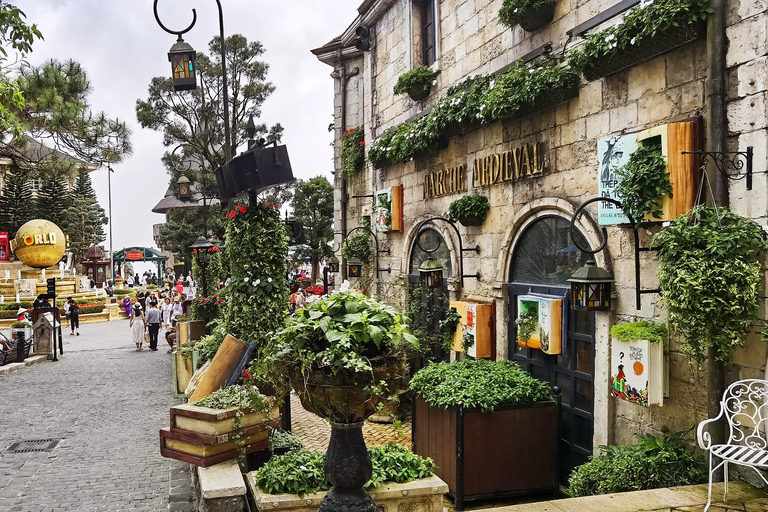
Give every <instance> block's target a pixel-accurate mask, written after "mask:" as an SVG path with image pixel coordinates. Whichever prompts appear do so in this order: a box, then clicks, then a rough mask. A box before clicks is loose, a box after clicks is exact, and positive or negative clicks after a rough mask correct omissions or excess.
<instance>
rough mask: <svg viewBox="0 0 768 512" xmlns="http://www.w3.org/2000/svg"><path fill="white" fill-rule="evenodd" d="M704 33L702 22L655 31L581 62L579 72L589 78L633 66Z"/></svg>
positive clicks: (614, 72) (591, 79)
mask: <svg viewBox="0 0 768 512" xmlns="http://www.w3.org/2000/svg"><path fill="white" fill-rule="evenodd" d="M705 36H706V26H705V25H704V23H703V22H701V23H694V24H681V25H680V26H679V27H669V28H668V29H666V30H663V31H660V32H657V33H656V35H654V36H653V37H648V38H646V39H643V40H642V41H639V42H638V43H637V44H634V45H629V46H628V47H626V48H616V49H615V50H614V51H612V52H611V53H610V54H608V55H605V56H604V57H601V58H600V59H599V60H597V61H595V62H589V63H587V64H585V65H584V68H583V69H582V71H581V73H582V74H583V75H584V78H586V79H587V80H588V81H590V82H591V81H593V80H597V79H598V78H603V77H606V76H611V75H613V74H616V73H618V72H619V71H623V70H625V69H627V68H630V67H632V66H636V65H637V64H640V63H641V62H644V61H646V60H650V59H652V58H654V57H658V56H659V55H662V54H664V53H666V52H668V51H670V50H674V49H675V48H677V47H679V46H682V45H684V44H686V43H689V42H691V41H695V40H696V39H699V38H702V37H705Z"/></svg>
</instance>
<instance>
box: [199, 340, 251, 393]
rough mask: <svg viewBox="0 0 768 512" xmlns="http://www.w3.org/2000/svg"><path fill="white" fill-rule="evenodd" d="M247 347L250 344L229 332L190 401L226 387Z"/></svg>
mask: <svg viewBox="0 0 768 512" xmlns="http://www.w3.org/2000/svg"><path fill="white" fill-rule="evenodd" d="M247 349H248V345H246V344H245V343H243V342H241V341H240V340H238V339H237V338H235V337H234V336H232V335H231V334H227V337H226V338H224V342H223V343H222V344H221V347H220V348H219V350H218V351H217V352H216V355H215V356H213V360H212V361H211V364H210V366H209V367H208V371H206V372H205V375H204V376H203V378H202V379H201V380H200V384H199V385H198V386H197V389H196V390H195V392H194V393H193V394H192V396H191V397H189V401H190V402H194V401H195V400H197V399H199V398H203V397H206V396H208V395H210V394H211V393H213V392H214V391H217V390H219V389H221V388H222V387H224V385H225V384H226V383H227V381H228V380H229V378H230V377H232V373H233V372H234V369H235V368H236V367H237V364H238V362H239V361H240V358H241V357H242V356H243V354H245V351H246V350H247Z"/></svg>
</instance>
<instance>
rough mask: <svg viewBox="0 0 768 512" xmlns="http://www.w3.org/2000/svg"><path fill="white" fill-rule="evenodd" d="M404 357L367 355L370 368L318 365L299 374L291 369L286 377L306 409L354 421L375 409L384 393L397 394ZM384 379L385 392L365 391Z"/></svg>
mask: <svg viewBox="0 0 768 512" xmlns="http://www.w3.org/2000/svg"><path fill="white" fill-rule="evenodd" d="M404 361H405V358H404V357H403V356H402V355H393V356H376V357H372V358H370V363H371V366H372V367H373V371H372V372H357V373H352V372H341V373H338V374H333V373H332V372H331V371H330V369H329V368H327V367H326V368H317V369H313V370H311V371H310V372H309V374H308V375H302V374H301V373H300V372H299V371H298V370H296V369H293V370H292V371H290V372H289V373H290V374H289V379H290V382H291V386H292V387H293V390H294V391H295V392H296V394H297V395H298V397H299V400H300V401H301V405H302V406H303V407H304V409H306V410H307V411H309V412H312V413H314V414H317V415H318V416H320V417H322V418H325V419H328V420H330V421H333V422H337V423H356V422H361V421H363V420H365V419H366V418H367V417H368V416H370V415H371V414H373V413H374V412H376V409H377V406H378V404H379V402H381V401H382V400H385V399H386V396H387V395H394V394H397V393H398V392H399V391H400V389H401V388H402V387H403V386H402V380H403V375H404V374H405V367H404ZM381 381H385V382H386V385H385V389H384V390H383V394H384V396H379V395H374V394H371V393H370V392H368V391H366V389H365V388H366V387H367V386H370V385H372V384H374V383H379V382H381Z"/></svg>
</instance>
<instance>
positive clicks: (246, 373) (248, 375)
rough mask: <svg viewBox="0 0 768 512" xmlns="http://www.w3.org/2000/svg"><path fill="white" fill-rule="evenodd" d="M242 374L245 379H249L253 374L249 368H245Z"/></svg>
mask: <svg viewBox="0 0 768 512" xmlns="http://www.w3.org/2000/svg"><path fill="white" fill-rule="evenodd" d="M240 375H242V376H243V378H244V379H247V378H248V377H250V376H251V372H249V371H248V368H243V371H242V372H240Z"/></svg>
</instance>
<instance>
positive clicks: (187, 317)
mask: <svg viewBox="0 0 768 512" xmlns="http://www.w3.org/2000/svg"><path fill="white" fill-rule="evenodd" d="M192 320H193V318H192V315H179V316H177V317H176V321H177V322H191V321H192Z"/></svg>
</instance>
